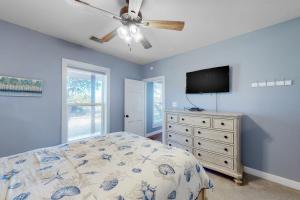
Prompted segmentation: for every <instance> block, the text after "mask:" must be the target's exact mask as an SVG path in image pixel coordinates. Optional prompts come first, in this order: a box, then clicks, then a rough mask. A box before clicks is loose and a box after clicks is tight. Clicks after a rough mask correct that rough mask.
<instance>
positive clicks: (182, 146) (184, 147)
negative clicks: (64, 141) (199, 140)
mask: <svg viewBox="0 0 300 200" xmlns="http://www.w3.org/2000/svg"><path fill="white" fill-rule="evenodd" d="M167 144H168V146H170V147H177V148H179V149H183V150H186V151H187V152H190V153H193V148H191V147H187V146H184V145H181V144H178V143H176V142H173V141H171V140H168V142H167Z"/></svg>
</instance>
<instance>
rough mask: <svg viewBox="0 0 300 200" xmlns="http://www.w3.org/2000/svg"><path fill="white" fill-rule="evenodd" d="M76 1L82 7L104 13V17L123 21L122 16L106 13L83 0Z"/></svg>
mask: <svg viewBox="0 0 300 200" xmlns="http://www.w3.org/2000/svg"><path fill="white" fill-rule="evenodd" d="M74 1H76V2H77V3H80V4H82V5H85V6H88V7H90V8H93V9H96V10H99V11H100V12H102V14H103V15H105V16H107V17H110V18H113V19H116V20H122V19H121V17H120V16H117V15H115V14H113V13H111V12H109V11H106V10H103V9H101V8H98V7H96V6H93V5H91V4H89V3H87V2H85V1H81V0H74Z"/></svg>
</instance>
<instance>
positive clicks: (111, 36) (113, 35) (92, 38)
mask: <svg viewBox="0 0 300 200" xmlns="http://www.w3.org/2000/svg"><path fill="white" fill-rule="evenodd" d="M116 35H117V29H115V30H113V31H112V32H110V33H108V34H106V35H105V36H103V37H102V38H98V37H95V36H91V37H90V40H93V41H95V42H99V43H104V42H109V41H110V40H111V39H113V38H114V37H115V36H116Z"/></svg>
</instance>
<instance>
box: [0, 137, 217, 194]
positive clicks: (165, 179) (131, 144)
mask: <svg viewBox="0 0 300 200" xmlns="http://www.w3.org/2000/svg"><path fill="white" fill-rule="evenodd" d="M211 187H213V185H212V182H211V181H210V179H209V177H208V176H207V174H206V173H205V170H204V169H203V167H202V166H201V164H200V163H199V161H198V160H197V159H196V158H195V157H194V156H193V155H192V154H191V153H188V152H186V151H183V150H181V149H178V148H175V147H168V146H166V145H163V144H162V143H160V142H157V141H152V140H150V139H147V138H144V137H141V136H138V135H135V134H131V133H126V132H118V133H112V134H107V135H105V136H97V137H92V138H88V139H83V140H78V141H74V142H70V143H67V144H62V145H59V146H55V147H50V148H43V149H37V150H33V151H29V152H25V153H21V154H17V155H13V156H10V157H3V158H0V199H1V200H4V199H12V200H25V199H37V200H46V199H51V200H58V199H72V200H77V199H78V200H79V199H80V200H82V199H85V200H96V199H97V200H165V199H166V200H167V199H179V200H183V199H184V200H193V199H196V198H197V196H198V194H199V192H200V190H201V189H203V188H211Z"/></svg>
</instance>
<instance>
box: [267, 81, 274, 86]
mask: <svg viewBox="0 0 300 200" xmlns="http://www.w3.org/2000/svg"><path fill="white" fill-rule="evenodd" d="M267 86H268V87H274V86H275V82H274V81H268V82H267Z"/></svg>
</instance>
